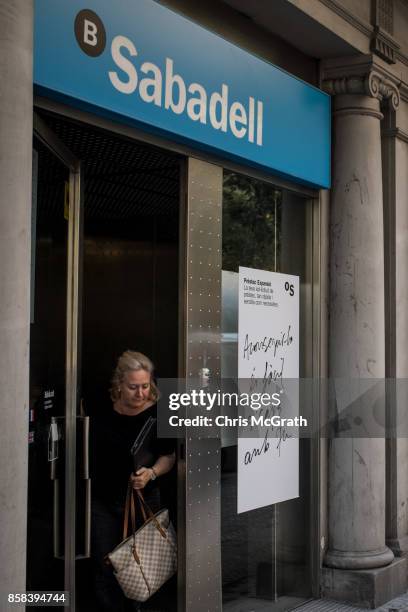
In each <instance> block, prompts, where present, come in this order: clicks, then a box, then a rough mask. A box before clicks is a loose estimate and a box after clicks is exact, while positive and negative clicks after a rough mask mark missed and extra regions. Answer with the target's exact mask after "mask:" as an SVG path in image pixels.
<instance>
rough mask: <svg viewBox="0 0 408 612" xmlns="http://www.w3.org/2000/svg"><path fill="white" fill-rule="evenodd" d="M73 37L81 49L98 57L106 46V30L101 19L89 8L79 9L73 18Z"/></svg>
mask: <svg viewBox="0 0 408 612" xmlns="http://www.w3.org/2000/svg"><path fill="white" fill-rule="evenodd" d="M75 38H76V39H77V43H78V45H79V46H80V47H81V49H82V51H83V52H84V53H86V54H87V55H90V56H91V57H98V55H101V53H103V51H104V49H105V46H106V31H105V26H104V25H103V23H102V21H101V19H100V18H99V17H98V15H97V14H96V13H94V12H93V11H90V10H89V9H84V10H83V11H80V12H79V13H78V15H77V16H76V18H75Z"/></svg>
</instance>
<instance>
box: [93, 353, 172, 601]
mask: <svg viewBox="0 0 408 612" xmlns="http://www.w3.org/2000/svg"><path fill="white" fill-rule="evenodd" d="M158 396H159V393H158V390H157V387H156V385H155V383H154V380H153V364H152V362H151V361H150V359H149V358H148V357H146V356H145V355H143V354H142V353H137V352H134V351H126V352H124V353H123V354H122V355H121V356H120V357H119V360H118V363H117V366H116V369H115V371H114V374H113V378H112V387H111V389H110V397H111V402H112V403H111V405H110V406H109V409H108V410H106V411H105V413H102V411H101V414H100V415H98V416H96V417H95V418H94V423H93V427H92V429H91V466H92V468H91V470H92V471H91V476H92V543H91V545H92V556H93V558H94V560H95V562H96V585H95V586H96V595H97V599H98V604H99V608H98V609H99V610H115V611H119V612H120V611H122V610H123V611H124V610H138V609H140V606H139V604H137V602H132V601H131V600H128V599H127V598H126V597H125V596H124V595H123V593H122V590H121V588H120V586H119V585H118V583H117V581H116V579H115V577H114V575H113V572H112V569H111V568H110V567H108V566H107V565H106V563H105V562H104V557H105V556H106V555H107V553H109V552H111V551H112V550H113V549H114V548H115V546H117V545H118V544H119V543H120V542H121V540H122V529H123V515H124V504H125V497H126V491H127V487H128V482H129V477H130V478H131V481H132V485H133V488H134V489H138V490H142V491H143V496H144V499H145V500H146V502H147V503H148V505H149V506H150V507H151V509H152V510H153V512H157V511H158V510H159V509H160V490H159V485H158V481H159V480H160V476H163V475H164V474H166V473H167V472H169V471H170V470H171V468H172V467H173V465H174V462H175V453H174V441H172V440H168V439H165V438H163V439H158V438H157V437H154V440H153V441H152V449H151V450H152V451H153V455H154V457H155V461H154V463H153V465H151V466H143V467H141V468H140V469H139V470H138V471H137V472H136V474H134V473H133V471H132V470H133V465H132V455H131V453H130V449H131V447H132V445H133V443H134V441H135V439H136V438H137V436H138V434H139V432H140V430H141V429H142V427H143V425H144V424H145V423H146V421H147V419H148V418H149V417H156V412H157V404H156V402H157V400H158ZM140 522H141V520H140V517H139V523H138V524H139V525H140Z"/></svg>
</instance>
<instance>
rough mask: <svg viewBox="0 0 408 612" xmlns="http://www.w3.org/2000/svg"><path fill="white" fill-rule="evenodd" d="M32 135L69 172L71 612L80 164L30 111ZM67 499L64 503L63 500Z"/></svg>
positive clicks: (67, 575)
mask: <svg viewBox="0 0 408 612" xmlns="http://www.w3.org/2000/svg"><path fill="white" fill-rule="evenodd" d="M33 132H34V136H36V138H38V140H40V141H41V142H42V143H43V144H44V145H45V146H46V147H47V148H48V149H49V150H50V151H51V153H53V154H54V155H55V156H56V157H57V158H58V159H59V160H60V161H61V162H62V163H63V164H64V165H65V166H66V167H67V168H68V170H69V213H68V244H67V252H68V253H67V312H66V332H67V334H66V353H65V355H66V356H65V386H66V395H65V524H64V544H65V547H64V590H65V591H68V593H69V601H70V603H69V610H72V611H74V610H75V552H76V550H75V549H76V528H75V527H76V525H75V523H76V516H75V515H76V417H77V408H78V395H77V389H78V371H79V368H78V361H79V344H78V337H79V323H80V321H79V319H80V312H79V305H80V269H81V268H80V232H81V225H82V224H81V219H82V201H81V200H82V198H81V162H80V160H79V159H77V157H75V155H73V153H72V152H71V151H70V150H69V149H68V148H67V147H66V146H65V144H64V143H63V142H61V140H60V139H59V138H58V136H57V135H56V134H55V133H54V132H53V131H52V130H51V129H50V128H49V127H48V126H47V125H46V123H45V122H44V121H43V120H42V119H41V117H39V115H37V113H36V112H35V111H34V114H33ZM67 500H68V501H67Z"/></svg>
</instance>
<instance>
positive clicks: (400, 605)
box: [296, 593, 408, 612]
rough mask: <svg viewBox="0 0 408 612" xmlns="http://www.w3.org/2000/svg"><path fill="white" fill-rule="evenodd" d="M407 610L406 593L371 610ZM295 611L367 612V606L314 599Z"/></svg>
mask: <svg viewBox="0 0 408 612" xmlns="http://www.w3.org/2000/svg"><path fill="white" fill-rule="evenodd" d="M397 611H398V612H408V593H405V594H404V595H400V596H399V597H396V598H395V599H392V600H391V601H389V602H388V603H386V604H384V605H383V606H381V607H380V608H375V610H372V612H397ZM296 612H368V608H358V607H356V606H351V605H350V604H343V603H341V602H339V601H333V600H331V599H315V600H314V601H308V602H307V603H306V604H302V605H301V606H299V608H296Z"/></svg>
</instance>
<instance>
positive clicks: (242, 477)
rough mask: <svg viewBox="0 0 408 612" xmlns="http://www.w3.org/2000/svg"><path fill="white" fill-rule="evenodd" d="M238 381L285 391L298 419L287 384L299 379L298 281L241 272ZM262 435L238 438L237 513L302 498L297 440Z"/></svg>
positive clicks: (293, 392)
mask: <svg viewBox="0 0 408 612" xmlns="http://www.w3.org/2000/svg"><path fill="white" fill-rule="evenodd" d="M238 376H239V379H252V380H257V381H262V382H261V386H262V385H263V383H268V382H271V383H272V384H273V386H275V385H276V387H278V388H279V389H283V390H284V392H285V393H288V395H290V404H291V410H292V412H291V416H293V415H294V412H293V411H295V413H296V414H297V415H298V413H299V408H298V394H297V390H296V388H295V390H294V389H293V383H292V385H291V389H290V391H289V392H287V389H285V380H284V379H298V377H299V277H297V276H291V275H289V274H279V273H277V272H267V271H265V270H254V269H252V268H241V267H240V269H239V310H238ZM244 384H245V383H244ZM258 384H259V382H258ZM276 387H275V389H274V390H276ZM258 390H261V389H258V388H257V389H256V391H258ZM265 390H266V391H268V388H267V387H266V389H265ZM251 410H252V409H251ZM261 412H262V409H261V410H258V411H257V412H256V414H257V415H259V414H260V413H261ZM264 432H265V435H266V436H267V435H268V429H267V428H264V431H262V432H260V435H259V436H258V437H257V438H246V437H245V438H244V437H243V438H239V439H238V512H246V511H248V510H253V509H254V508H260V507H262V506H268V505H270V504H276V503H278V502H282V501H285V500H288V499H293V498H295V497H299V439H298V438H297V437H286V436H285V435H284V434H283V435H281V436H278V437H270V438H269V437H265V435H264Z"/></svg>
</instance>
